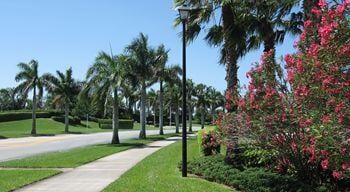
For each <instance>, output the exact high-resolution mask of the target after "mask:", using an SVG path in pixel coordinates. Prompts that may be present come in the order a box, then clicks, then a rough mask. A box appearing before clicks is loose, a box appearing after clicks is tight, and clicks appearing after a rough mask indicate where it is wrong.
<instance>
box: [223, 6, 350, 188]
mask: <svg viewBox="0 0 350 192" xmlns="http://www.w3.org/2000/svg"><path fill="white" fill-rule="evenodd" d="M327 2H330V1H324V0H321V1H320V2H319V4H318V5H319V6H317V7H314V8H312V13H313V14H314V16H315V19H313V20H307V21H305V23H304V31H303V33H302V34H301V35H300V39H299V41H298V42H297V43H296V46H297V48H298V50H297V53H295V54H292V55H287V56H286V57H285V62H286V65H285V66H286V71H287V78H286V79H284V75H283V72H282V70H281V69H280V68H279V65H277V63H276V61H275V51H274V50H270V51H268V52H265V53H264V55H263V57H262V63H261V64H259V65H257V66H255V67H254V68H253V69H252V70H251V71H250V72H248V73H247V76H248V78H249V79H250V83H249V85H248V90H247V92H246V94H245V96H244V97H243V98H241V99H240V100H239V101H238V112H237V113H238V114H239V116H241V117H242V118H241V119H239V120H242V121H241V122H239V123H234V124H228V125H226V128H227V129H230V130H234V131H230V132H225V133H228V134H227V138H229V139H230V138H235V137H234V136H235V135H234V134H235V133H237V131H236V130H235V129H236V128H237V127H236V126H235V125H239V124H242V125H245V126H242V127H244V128H247V130H248V131H249V133H250V134H249V136H250V137H252V138H253V139H254V140H255V142H256V143H257V145H259V146H260V147H261V148H263V149H274V150H277V151H278V157H277V161H276V167H275V168H277V170H278V171H279V172H280V173H281V174H293V175H294V176H295V177H296V178H298V179H299V180H300V181H303V182H308V184H309V185H312V186H314V188H317V187H320V186H323V187H324V188H326V189H328V190H335V191H336V190H338V191H341V190H344V187H345V188H346V189H347V190H348V189H349V184H347V186H344V185H343V184H342V183H346V182H345V181H344V180H346V173H347V172H348V170H349V169H350V156H349V151H350V134H349V133H350V132H349V127H350V91H349V90H350V81H349V79H350V70H349V61H350V30H349V24H350V23H349V22H350V20H348V19H346V17H345V15H348V13H349V11H350V1H348V0H346V1H342V3H340V2H339V4H334V3H327ZM277 75H278V77H279V78H277ZM233 99H236V98H234V97H233ZM231 119H233V118H231ZM223 130H225V129H223ZM236 138H237V137H236Z"/></svg>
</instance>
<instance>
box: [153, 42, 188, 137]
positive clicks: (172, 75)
mask: <svg viewBox="0 0 350 192" xmlns="http://www.w3.org/2000/svg"><path fill="white" fill-rule="evenodd" d="M160 49H161V51H160V53H164V57H163V59H162V61H161V62H160V64H159V68H158V71H157V72H156V77H157V78H158V79H159V134H160V135H164V130H163V107H164V96H163V95H164V90H163V82H167V83H169V84H170V86H172V85H173V84H174V83H177V82H179V81H180V77H179V75H181V74H182V69H181V67H180V66H179V65H173V66H165V63H166V60H167V58H168V56H167V54H165V51H164V48H163V47H160ZM170 113H171V111H170Z"/></svg>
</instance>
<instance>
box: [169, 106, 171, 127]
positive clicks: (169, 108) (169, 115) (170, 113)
mask: <svg viewBox="0 0 350 192" xmlns="http://www.w3.org/2000/svg"><path fill="white" fill-rule="evenodd" d="M169 126H170V127H171V106H170V107H169Z"/></svg>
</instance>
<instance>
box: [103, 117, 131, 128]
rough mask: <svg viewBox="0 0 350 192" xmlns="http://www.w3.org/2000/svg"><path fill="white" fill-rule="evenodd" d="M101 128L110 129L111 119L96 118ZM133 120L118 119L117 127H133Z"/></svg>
mask: <svg viewBox="0 0 350 192" xmlns="http://www.w3.org/2000/svg"><path fill="white" fill-rule="evenodd" d="M98 124H99V127H100V128H101V129H112V127H113V126H112V119H98ZM133 128H134V121H133V120H131V119H119V129H133Z"/></svg>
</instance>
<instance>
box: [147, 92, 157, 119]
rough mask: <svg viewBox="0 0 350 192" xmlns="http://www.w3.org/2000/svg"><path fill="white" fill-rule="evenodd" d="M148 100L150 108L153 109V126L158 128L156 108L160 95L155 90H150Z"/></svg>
mask: <svg viewBox="0 0 350 192" xmlns="http://www.w3.org/2000/svg"><path fill="white" fill-rule="evenodd" d="M147 98H148V101H149V104H150V106H151V107H152V113H153V125H154V126H156V109H157V107H156V106H157V101H158V94H157V92H156V91H155V90H154V89H150V90H149V91H148V93H147Z"/></svg>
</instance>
